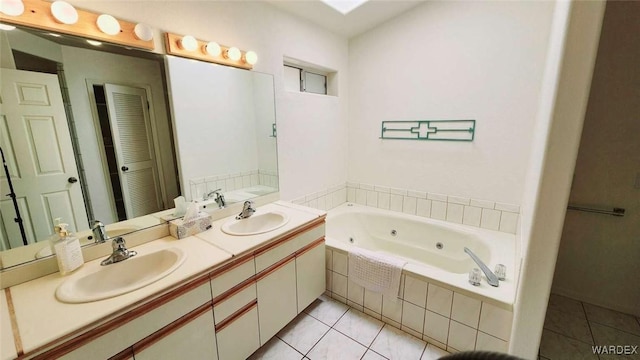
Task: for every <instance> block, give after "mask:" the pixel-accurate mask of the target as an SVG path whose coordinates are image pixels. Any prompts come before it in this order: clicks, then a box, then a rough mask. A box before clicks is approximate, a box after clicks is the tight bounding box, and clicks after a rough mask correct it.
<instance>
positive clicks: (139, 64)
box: [62, 46, 178, 223]
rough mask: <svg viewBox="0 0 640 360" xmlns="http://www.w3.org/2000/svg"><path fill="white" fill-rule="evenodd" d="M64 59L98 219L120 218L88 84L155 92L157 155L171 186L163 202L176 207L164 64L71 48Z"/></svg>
mask: <svg viewBox="0 0 640 360" xmlns="http://www.w3.org/2000/svg"><path fill="white" fill-rule="evenodd" d="M62 55H63V63H64V69H65V78H66V80H67V87H68V88H69V97H70V100H71V104H73V107H72V111H73V117H74V120H75V125H76V131H77V134H78V138H79V140H80V141H79V143H80V151H81V154H82V160H83V163H84V167H85V173H86V177H87V184H88V186H89V194H90V197H91V204H92V206H93V210H94V217H95V218H96V219H99V220H101V221H103V222H105V223H111V222H114V221H117V218H114V214H115V210H114V209H112V206H111V204H112V202H111V200H110V195H109V194H110V192H109V190H108V189H109V186H110V184H109V183H108V181H109V179H108V178H106V177H105V176H104V171H103V165H102V164H103V161H102V158H101V155H100V150H99V148H98V135H97V134H99V131H98V132H96V126H95V125H96V123H95V122H94V120H93V114H92V112H91V102H90V99H89V93H88V90H87V83H86V80H87V79H91V80H97V81H101V82H108V83H114V84H118V85H131V86H145V85H149V86H150V87H151V98H152V102H153V106H154V108H153V111H154V115H155V120H156V124H155V125H156V129H157V132H158V139H159V143H160V144H159V145H160V146H159V150H160V152H161V160H162V166H163V170H164V171H163V173H164V177H165V185H166V186H167V199H166V200H165V202H166V204H167V205H168V206H172V205H173V202H171V201H170V200H171V199H173V198H174V197H176V196H177V193H178V189H177V183H176V179H175V174H176V170H175V167H174V165H173V156H172V152H171V151H172V150H171V146H170V145H169V144H170V141H171V132H170V130H169V120H168V118H167V112H166V109H167V106H166V104H165V100H164V88H163V80H162V76H161V67H160V66H161V64H160V63H159V62H157V61H151V60H145V59H140V58H134V57H130V56H122V55H115V54H110V53H106V52H98V51H91V50H85V49H79V48H74V47H69V46H63V47H62Z"/></svg>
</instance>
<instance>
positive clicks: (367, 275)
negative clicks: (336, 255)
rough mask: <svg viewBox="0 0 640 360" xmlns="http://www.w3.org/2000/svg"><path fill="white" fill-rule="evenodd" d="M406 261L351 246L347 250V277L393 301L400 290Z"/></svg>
mask: <svg viewBox="0 0 640 360" xmlns="http://www.w3.org/2000/svg"><path fill="white" fill-rule="evenodd" d="M406 263H407V262H406V261H404V260H401V259H398V258H396V257H393V256H390V255H387V254H383V253H380V252H374V251H370V250H366V249H362V248H358V247H353V249H352V250H351V251H350V252H349V279H351V281H353V282H355V283H356V284H358V285H360V286H362V287H364V288H365V289H367V290H369V291H374V292H378V293H382V294H383V295H384V296H385V297H386V298H387V299H390V300H392V301H395V299H396V298H397V297H398V294H399V292H400V276H401V275H402V268H403V267H404V265H405V264H406Z"/></svg>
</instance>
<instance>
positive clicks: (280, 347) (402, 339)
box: [250, 296, 448, 360]
mask: <svg viewBox="0 0 640 360" xmlns="http://www.w3.org/2000/svg"><path fill="white" fill-rule="evenodd" d="M447 354H448V353H447V352H446V351H444V350H441V349H439V348H437V347H435V346H433V345H432V344H427V343H426V342H424V341H422V340H420V339H418V338H416V337H413V336H411V335H409V334H407V333H406V332H403V331H401V330H398V329H396V328H394V327H393V326H390V325H388V324H385V323H383V322H381V321H379V320H377V319H375V318H373V317H371V316H369V315H366V314H364V313H362V312H359V311H358V310H355V309H353V308H350V307H348V306H346V305H344V304H342V303H340V302H337V301H335V300H333V299H330V298H328V297H325V296H321V297H320V298H319V299H317V300H316V301H315V302H314V303H313V304H311V305H310V306H309V307H308V308H307V309H305V311H304V312H302V313H300V315H298V317H296V318H295V319H294V320H293V321H292V322H291V323H290V324H289V325H287V326H286V327H285V328H284V329H282V331H280V332H279V333H278V335H277V336H275V337H274V338H273V339H271V340H270V341H269V342H268V343H267V344H265V345H264V346H263V347H261V348H260V349H259V350H258V351H256V352H255V353H254V354H253V355H251V357H250V359H252V360H255V359H273V360H294V359H295V360H302V359H310V360H320V359H340V360H351V359H354V360H395V359H398V360H400V359H401V360H433V359H438V358H440V357H441V356H444V355H447Z"/></svg>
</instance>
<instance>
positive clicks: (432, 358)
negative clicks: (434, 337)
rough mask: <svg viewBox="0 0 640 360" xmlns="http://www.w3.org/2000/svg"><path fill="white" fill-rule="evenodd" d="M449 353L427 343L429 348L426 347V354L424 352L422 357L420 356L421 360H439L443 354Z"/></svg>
mask: <svg viewBox="0 0 640 360" xmlns="http://www.w3.org/2000/svg"><path fill="white" fill-rule="evenodd" d="M447 355H449V353H448V352H446V351H444V350H442V349H440V348H438V347H436V346H433V345H431V344H428V345H427V348H426V349H424V354H422V357H421V358H420V360H437V359H440V358H441V357H443V356H447Z"/></svg>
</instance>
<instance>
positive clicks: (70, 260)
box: [51, 219, 84, 275]
mask: <svg viewBox="0 0 640 360" xmlns="http://www.w3.org/2000/svg"><path fill="white" fill-rule="evenodd" d="M68 226H69V224H65V223H60V219H56V225H55V226H54V227H53V232H54V234H53V236H52V238H51V247H52V248H53V251H54V252H55V254H56V259H57V260H58V269H60V274H62V275H66V274H68V273H70V272H72V271H74V270H75V269H77V268H79V267H80V266H82V264H84V259H83V257H82V249H81V248H80V240H79V239H78V238H77V237H75V236H73V235H72V234H71V233H69V230H67V227H68Z"/></svg>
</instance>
